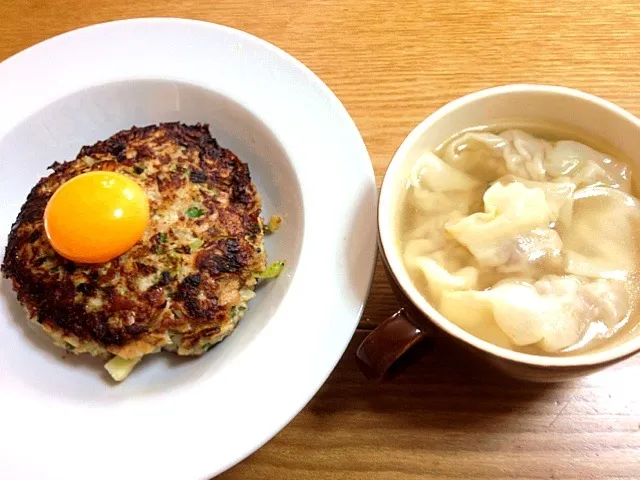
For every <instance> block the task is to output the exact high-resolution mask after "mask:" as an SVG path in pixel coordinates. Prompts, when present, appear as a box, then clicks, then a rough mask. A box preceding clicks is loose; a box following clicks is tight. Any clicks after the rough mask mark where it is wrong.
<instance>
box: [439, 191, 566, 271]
mask: <svg viewBox="0 0 640 480" xmlns="http://www.w3.org/2000/svg"><path fill="white" fill-rule="evenodd" d="M484 206H485V212H484V213H474V214H473V215H469V216H468V217H464V218H462V219H461V220H458V221H452V222H448V223H447V224H446V225H445V228H446V230H447V231H448V232H449V233H450V234H451V235H452V236H453V237H454V238H455V239H456V240H457V241H458V242H460V243H461V244H463V245H464V246H466V247H467V248H468V249H469V251H470V252H471V253H472V254H473V256H474V257H475V258H476V260H477V261H478V263H479V264H480V265H482V266H499V265H503V264H504V263H506V262H507V261H508V260H509V258H510V257H511V254H512V250H513V245H512V242H513V240H514V238H515V237H516V235H517V234H519V233H522V232H526V231H530V230H533V229H535V228H546V227H548V226H549V224H550V223H551V222H552V221H554V220H555V218H554V216H553V212H552V211H551V209H550V208H549V205H548V203H547V201H546V198H545V194H544V192H543V191H542V189H540V188H527V187H525V186H524V185H523V184H521V183H519V182H515V183H510V184H508V185H502V184H500V183H495V184H493V185H492V186H491V187H490V188H489V189H488V190H487V191H486V192H485V194H484Z"/></svg>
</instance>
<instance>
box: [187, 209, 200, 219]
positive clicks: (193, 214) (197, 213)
mask: <svg viewBox="0 0 640 480" xmlns="http://www.w3.org/2000/svg"><path fill="white" fill-rule="evenodd" d="M202 215H204V211H202V209H201V208H199V207H191V208H190V209H189V210H187V216H188V217H189V218H198V217H201V216H202Z"/></svg>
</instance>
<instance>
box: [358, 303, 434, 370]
mask: <svg viewBox="0 0 640 480" xmlns="http://www.w3.org/2000/svg"><path fill="white" fill-rule="evenodd" d="M428 336H430V335H429V332H428V331H426V330H425V329H424V328H423V327H419V326H417V325H416V324H415V323H413V322H412V321H411V320H410V318H409V316H408V315H407V311H406V310H405V309H404V308H401V309H400V310H398V311H397V312H396V313H394V314H393V315H392V316H390V317H389V318H387V319H386V320H385V321H384V322H382V323H381V324H380V325H378V326H377V327H376V328H375V329H374V330H373V331H372V332H371V333H370V334H369V335H367V337H366V338H365V339H364V340H363V341H362V343H361V344H360V346H359V347H358V351H357V352H356V360H357V362H358V366H359V367H360V370H362V373H364V374H365V376H366V377H367V378H369V379H376V380H380V379H382V378H383V377H384V375H385V374H386V373H387V370H389V368H390V367H391V365H393V364H394V363H395V362H396V361H397V360H398V359H399V358H400V357H402V355H404V354H405V353H406V352H407V351H408V350H409V349H410V348H411V347H413V346H414V345H416V344H417V343H420V342H421V341H422V340H424V339H425V338H427V337H428Z"/></svg>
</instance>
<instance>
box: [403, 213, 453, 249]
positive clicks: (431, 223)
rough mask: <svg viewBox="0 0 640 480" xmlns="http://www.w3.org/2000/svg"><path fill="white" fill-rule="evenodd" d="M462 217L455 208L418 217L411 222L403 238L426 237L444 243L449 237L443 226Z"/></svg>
mask: <svg viewBox="0 0 640 480" xmlns="http://www.w3.org/2000/svg"><path fill="white" fill-rule="evenodd" d="M461 218H464V215H463V214H462V213H460V212H458V211H457V210H454V211H453V212H447V213H439V214H437V215H432V216H429V217H424V218H423V217H420V219H419V220H418V219H416V220H415V221H414V222H413V228H411V229H410V230H409V231H408V232H407V233H406V234H405V236H404V238H405V240H414V239H424V238H428V239H430V240H433V241H434V242H439V243H441V244H444V242H445V241H446V240H447V239H448V238H449V237H448V236H447V232H446V230H445V229H444V226H445V225H446V224H447V223H449V222H456V221H458V220H460V219H461Z"/></svg>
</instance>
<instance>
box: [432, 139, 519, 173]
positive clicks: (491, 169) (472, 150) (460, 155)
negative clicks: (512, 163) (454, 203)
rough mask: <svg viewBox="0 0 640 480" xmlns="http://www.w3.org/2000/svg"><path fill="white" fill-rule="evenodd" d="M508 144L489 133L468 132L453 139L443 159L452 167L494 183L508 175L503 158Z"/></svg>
mask: <svg viewBox="0 0 640 480" xmlns="http://www.w3.org/2000/svg"><path fill="white" fill-rule="evenodd" d="M506 144H507V142H506V140H505V139H504V138H502V137H500V136H498V135H494V134H493V133H487V132H468V133H465V134H463V135H460V136H459V137H458V138H455V139H453V140H452V141H451V142H449V144H448V145H447V148H446V149H445V150H444V152H443V159H444V160H445V161H446V162H447V163H448V164H449V165H451V166H452V167H454V168H457V169H458V170H461V171H463V172H466V173H468V174H470V175H472V176H473V177H474V178H477V179H480V180H483V181H485V182H492V181H494V180H496V179H497V178H499V177H501V176H503V175H506V174H507V173H508V171H507V167H506V166H505V163H504V159H503V158H502V151H503V150H504V147H505V146H506Z"/></svg>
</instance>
